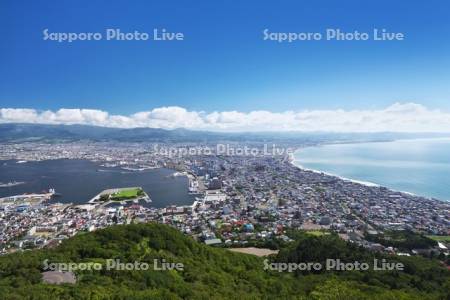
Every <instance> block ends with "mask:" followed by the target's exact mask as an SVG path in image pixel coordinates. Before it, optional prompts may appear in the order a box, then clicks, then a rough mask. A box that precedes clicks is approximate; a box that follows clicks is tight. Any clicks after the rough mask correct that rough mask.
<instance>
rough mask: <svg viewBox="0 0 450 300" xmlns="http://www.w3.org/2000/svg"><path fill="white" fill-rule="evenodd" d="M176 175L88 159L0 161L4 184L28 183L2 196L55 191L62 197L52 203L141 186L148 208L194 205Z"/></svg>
mask: <svg viewBox="0 0 450 300" xmlns="http://www.w3.org/2000/svg"><path fill="white" fill-rule="evenodd" d="M174 172H175V171H173V170H169V169H165V168H160V169H152V170H144V171H125V170H122V169H121V168H104V167H101V166H100V164H99V163H96V162H91V161H87V160H69V159H61V160H47V161H34V162H33V161H32V162H26V163H17V162H16V161H0V182H2V183H8V182H11V181H17V182H25V183H24V184H21V185H16V186H12V187H1V188H0V197H6V196H11V195H17V194H23V193H40V192H43V191H48V189H49V188H54V189H55V190H56V192H57V193H59V194H61V196H60V197H55V198H54V199H53V200H52V201H57V202H63V203H69V202H71V203H76V204H79V203H86V202H87V201H89V200H90V199H91V198H93V197H94V196H95V195H97V194H98V193H100V192H101V191H102V190H105V189H108V188H119V187H132V186H140V187H142V188H143V189H144V191H145V192H146V193H147V194H148V195H149V196H150V198H151V199H152V203H150V204H146V206H148V205H151V206H153V207H165V206H168V205H191V204H192V203H193V202H194V200H195V199H194V196H193V195H190V194H189V193H188V184H189V183H188V178H187V177H186V176H176V177H172V176H170V175H172V174H173V173H174ZM141 204H144V203H143V202H141Z"/></svg>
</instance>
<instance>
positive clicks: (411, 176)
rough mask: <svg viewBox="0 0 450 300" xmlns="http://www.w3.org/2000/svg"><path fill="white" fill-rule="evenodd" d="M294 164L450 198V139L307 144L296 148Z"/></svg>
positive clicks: (400, 188) (443, 198)
mask: <svg viewBox="0 0 450 300" xmlns="http://www.w3.org/2000/svg"><path fill="white" fill-rule="evenodd" d="M294 164H296V165H298V166H300V167H304V168H307V169H313V170H317V171H322V172H326V173H330V174H333V175H337V176H340V177H343V178H347V179H352V180H357V181H364V182H370V183H374V184H378V185H382V186H385V187H388V188H391V189H393V190H397V191H404V192H410V193H413V194H416V195H420V196H425V197H429V198H436V199H440V200H446V201H450V139H416V140H398V141H392V142H374V143H356V144H336V145H323V146H317V147H308V148H303V149H300V150H298V151H296V152H295V154H294Z"/></svg>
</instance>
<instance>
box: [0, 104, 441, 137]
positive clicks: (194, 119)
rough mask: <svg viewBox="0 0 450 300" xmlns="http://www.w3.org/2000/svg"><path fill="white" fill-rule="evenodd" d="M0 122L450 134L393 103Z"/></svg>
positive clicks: (78, 113) (417, 110)
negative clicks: (373, 107)
mask: <svg viewBox="0 0 450 300" xmlns="http://www.w3.org/2000/svg"><path fill="white" fill-rule="evenodd" d="M0 123H43V124H85V125H97V126H106V127H119V128H134V127H151V128H164V129H174V128H187V129H196V130H213V131H332V132H381V131H391V132H450V113H449V112H444V111H441V110H436V109H429V108H427V107H426V106H423V105H421V104H416V103H395V104H393V105H390V106H388V107H386V108H384V109H378V110H342V109H338V110H301V111H285V112H277V113H275V112H270V111H264V110H257V111H251V112H239V111H223V112H218V111H214V112H211V113H205V112H199V111H189V110H187V109H185V108H182V107H178V106H169V107H159V108H154V109H152V110H149V111H143V112H137V113H135V114H132V115H128V116H123V115H111V114H109V113H108V112H106V111H102V110H94V109H65V108H62V109H59V110H57V111H50V110H45V111H38V110H35V109H29V108H2V109H0Z"/></svg>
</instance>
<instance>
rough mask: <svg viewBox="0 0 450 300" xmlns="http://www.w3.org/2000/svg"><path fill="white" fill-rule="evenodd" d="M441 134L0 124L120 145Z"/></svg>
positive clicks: (22, 135)
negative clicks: (131, 143) (234, 130)
mask: <svg viewBox="0 0 450 300" xmlns="http://www.w3.org/2000/svg"><path fill="white" fill-rule="evenodd" d="M443 136H450V134H443V133H442V134H441V133H393V132H381V133H332V132H283V133H276V132H257V133H255V132H251V133H248V132H241V133H224V132H211V131H194V130H187V129H181V128H180V129H173V130H166V129H160V128H129V129H124V128H109V127H99V126H88V125H48V124H22V123H7V124H0V142H24V141H61V142H70V141H79V140H91V141H120V142H178V143H188V142H192V143H199V142H212V143H214V142H219V141H231V142H258V143H259V142H262V143H264V142H267V143H294V144H298V143H302V144H317V143H328V142H363V141H388V140H394V139H406V138H429V137H443Z"/></svg>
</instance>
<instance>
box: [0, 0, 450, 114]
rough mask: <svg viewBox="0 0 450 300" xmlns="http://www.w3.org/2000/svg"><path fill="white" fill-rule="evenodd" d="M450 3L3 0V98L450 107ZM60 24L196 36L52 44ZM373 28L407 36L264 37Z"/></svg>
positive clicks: (105, 105)
mask: <svg viewBox="0 0 450 300" xmlns="http://www.w3.org/2000/svg"><path fill="white" fill-rule="evenodd" d="M449 11H450V4H449V2H448V1H444V0H442V1H371V3H369V2H367V1H364V2H363V1H250V0H247V1H181V0H180V1H5V0H2V1H1V2H0V34H1V43H0V66H1V68H0V107H1V108H33V109H39V110H57V109H60V108H88V109H98V110H104V111H108V112H109V113H111V114H123V115H128V114H132V113H135V112H139V111H147V110H151V109H153V108H158V107H163V106H180V107H183V108H186V109H187V110H194V111H205V112H208V113H209V112H213V111H232V110H238V111H240V112H250V111H254V110H268V111H271V112H283V111H287V110H294V111H300V110H305V109H311V110H314V109H318V110H327V109H340V108H342V109H345V110H352V109H383V108H385V107H388V106H389V105H392V104H393V103H395V102H401V103H405V102H413V103H417V104H421V105H424V106H426V107H428V108H430V109H442V110H445V111H450V55H449V53H450V42H449V36H450V20H449V16H448V12H449ZM45 28H48V29H49V31H51V32H104V30H105V29H106V28H120V29H121V30H122V31H124V32H126V31H133V30H138V31H145V32H151V31H152V30H153V28H166V29H167V30H169V31H175V32H183V33H184V35H185V40H184V41H179V42H154V41H125V42H124V41H89V42H73V43H70V44H69V43H57V42H54V41H44V40H43V38H42V37H43V34H42V30H43V29H45ZM265 28H268V29H270V30H271V31H273V32H304V31H306V32H323V31H324V30H325V29H326V28H341V29H342V30H344V31H353V30H358V31H361V32H363V31H368V32H371V31H372V29H373V28H385V29H387V30H389V31H394V32H402V33H404V34H405V36H406V39H405V40H404V41H391V42H375V41H353V42H350V41H345V42H343V41H341V42H337V41H308V42H296V43H291V44H288V43H281V44H280V43H276V42H274V41H263V39H262V37H263V34H262V31H263V29H265Z"/></svg>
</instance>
